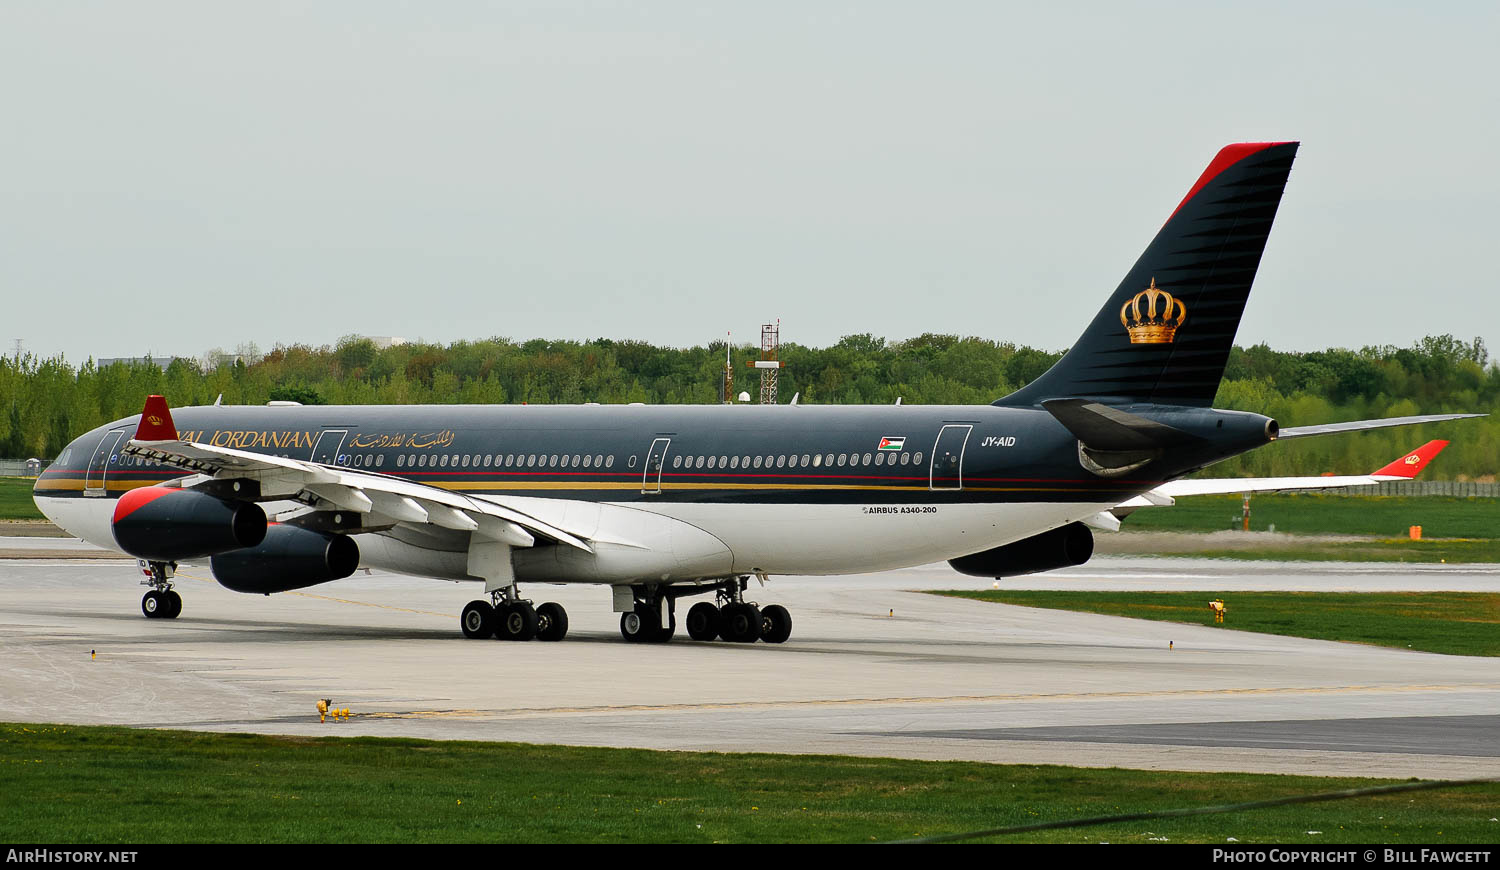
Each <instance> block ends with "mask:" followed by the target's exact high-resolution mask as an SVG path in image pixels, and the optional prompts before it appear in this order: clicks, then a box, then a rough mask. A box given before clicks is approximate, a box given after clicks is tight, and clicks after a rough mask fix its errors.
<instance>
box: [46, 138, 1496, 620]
mask: <svg viewBox="0 0 1500 870" xmlns="http://www.w3.org/2000/svg"><path fill="white" fill-rule="evenodd" d="M1296 150H1297V143H1295V142H1259V143H1241V144H1234V145H1230V146H1227V147H1225V148H1224V149H1223V150H1221V151H1220V152H1219V153H1218V154H1217V155H1216V156H1215V157H1214V159H1213V160H1212V162H1210V164H1209V165H1208V168H1207V169H1206V170H1205V171H1204V172H1203V173H1202V175H1201V176H1200V177H1199V178H1198V180H1197V182H1196V183H1195V184H1193V186H1192V187H1191V189H1190V190H1189V191H1188V193H1187V195H1186V196H1185V197H1184V198H1183V200H1182V201H1181V203H1180V204H1179V205H1178V206H1177V208H1176V209H1175V210H1174V211H1173V212H1172V214H1171V215H1170V216H1169V217H1168V219H1167V221H1166V223H1165V224H1164V225H1163V226H1162V227H1161V229H1160V230H1159V231H1158V232H1157V234H1156V236H1155V238H1154V239H1153V240H1152V241H1151V242H1150V244H1149V245H1148V246H1147V247H1146V250H1145V252H1144V253H1143V254H1142V255H1141V257H1140V259H1139V260H1137V261H1136V263H1135V265H1134V266H1132V267H1131V268H1130V269H1129V271H1128V272H1126V274H1125V277H1124V279H1123V280H1122V281H1121V282H1120V284H1119V286H1118V288H1117V289H1116V290H1115V291H1114V292H1113V293H1112V294H1111V295H1110V296H1109V297H1108V299H1107V301H1105V303H1104V305H1103V307H1102V308H1100V309H1099V312H1098V313H1097V314H1096V315H1095V317H1094V318H1093V320H1092V321H1091V322H1090V323H1089V324H1088V326H1087V328H1086V329H1085V330H1084V332H1083V334H1082V335H1081V336H1080V337H1079V339H1078V341H1077V342H1076V343H1075V344H1074V345H1073V347H1072V348H1071V349H1070V350H1069V351H1068V352H1067V353H1066V354H1065V355H1064V356H1063V357H1062V358H1061V359H1060V360H1059V361H1058V362H1057V363H1056V364H1055V365H1054V366H1053V367H1052V368H1051V369H1049V370H1048V371H1047V372H1045V373H1044V374H1043V375H1042V376H1041V377H1039V378H1038V379H1037V380H1035V381H1033V382H1032V383H1030V384H1028V385H1026V386H1025V387H1023V388H1021V389H1020V390H1018V391H1016V392H1014V393H1012V394H1010V395H1008V396H1004V397H1001V398H998V399H996V400H995V401H994V402H993V403H991V404H987V405H974V406H970V405H930V406H923V405H890V406H868V405H867V406H819V405H800V404H793V405H749V404H744V405H709V406H653V405H637V404H631V405H594V404H589V405H579V406H557V405H553V406H548V405H502V406H488V405H459V406H452V405H450V406H434V405H419V406H409V407H408V406H300V405H296V404H295V403H286V402H272V403H270V404H269V406H266V407H261V406H253V407H246V406H239V407H231V406H219V405H215V406H212V407H187V408H178V409H175V410H174V409H170V408H169V407H168V404H167V402H166V400H165V399H164V398H163V397H161V396H151V397H149V398H148V399H147V400H146V402H145V406H144V408H143V409H142V412H141V414H140V415H138V416H132V417H127V418H124V419H121V420H116V421H114V422H113V423H109V424H106V425H104V426H102V427H99V428H97V429H94V430H93V431H91V432H88V433H86V434H84V435H82V436H80V437H79V438H77V439H76V440H74V441H73V442H72V443H71V444H70V445H69V446H68V447H67V448H66V449H65V450H63V451H62V453H61V455H60V456H59V457H58V458H57V460H56V461H55V462H54V463H53V464H52V465H51V466H50V467H49V468H48V469H47V470H46V472H45V473H43V474H42V475H41V477H40V478H39V479H38V480H37V483H36V487H35V493H34V495H35V499H36V503H37V505H38V507H39V508H40V509H41V510H42V512H43V513H44V514H46V515H47V516H48V517H49V518H50V519H52V520H53V521H54V522H55V523H56V524H57V525H59V526H60V527H62V528H63V529H65V530H66V531H68V532H70V533H71V534H74V535H76V536H78V537H80V538H82V539H84V540H85V541H88V542H90V543H93V544H96V545H98V546H101V547H106V548H110V549H114V550H119V551H122V552H124V553H127V554H129V555H131V556H134V557H136V558H137V559H138V560H139V561H140V563H141V566H142V573H143V576H144V578H145V579H144V580H143V581H142V582H143V584H144V585H147V586H149V587H150V589H149V591H147V592H146V594H145V596H144V598H143V599H142V602H141V609H142V612H143V613H144V614H145V615H146V616H147V617H151V618H165V619H171V618H175V617H177V616H178V615H179V614H180V613H181V611H182V608H183V602H182V598H181V596H180V595H179V594H178V593H177V592H176V591H175V590H174V588H173V577H174V574H175V571H176V569H177V567H178V566H179V565H181V564H204V563H206V564H207V565H208V566H209V568H210V570H211V571H212V573H213V576H214V578H215V579H216V580H217V581H218V582H219V583H220V584H222V585H223V586H225V587H227V588H229V589H232V590H235V591H238V592H244V593H253V594H266V595H268V594H273V593H277V592H284V591H288V590H293V589H299V588H303V587H307V586H312V585H315V584H319V583H327V582H331V581H335V580H339V579H342V578H345V577H348V576H349V575H351V574H352V573H353V572H354V571H355V570H356V569H357V568H359V567H361V566H363V567H367V568H379V569H384V570H388V571H393V572H398V573H402V574H409V575H415V576H420V577H431V578H440V579H445V580H454V581H472V582H475V583H482V584H483V590H484V592H483V594H482V595H481V597H479V598H476V599H475V600H474V601H472V602H470V603H469V604H468V605H467V606H466V607H464V608H463V611H462V613H461V614H460V617H459V625H460V628H461V630H462V632H463V634H464V635H465V636H467V637H470V638H499V639H503V640H532V639H536V640H542V641H558V640H562V639H563V638H564V637H565V636H566V635H567V631H568V617H567V612H566V611H565V610H564V609H563V608H562V607H561V606H559V605H558V604H557V603H555V602H544V603H541V604H536V603H534V602H533V601H532V600H531V599H529V598H527V597H526V596H525V595H524V594H523V592H522V584H527V585H528V586H534V585H535V584H539V583H540V584H551V583H592V584H599V585H603V586H608V587H610V590H611V594H612V600H613V606H614V610H615V611H616V612H618V613H620V614H621V616H620V633H621V635H622V636H623V637H624V639H625V640H627V641H632V642H643V643H660V642H665V641H667V640H669V639H670V638H671V637H672V636H673V634H674V633H675V631H676V625H677V616H676V610H677V608H676V602H677V601H678V599H680V598H686V597H692V596H706V598H705V600H701V601H699V602H697V603H695V604H694V605H693V606H692V608H691V609H690V610H689V611H688V612H687V614H686V617H685V619H684V624H685V628H686V630H687V633H688V635H689V636H690V637H691V638H693V639H694V640H700V641H702V640H715V639H722V640H724V641H729V642H739V643H752V642H756V641H761V642H766V643H781V642H784V641H786V640H787V639H788V637H790V635H791V630H792V618H791V614H790V613H789V612H788V611H787V609H786V608H785V607H783V606H781V605H778V604H769V605H767V606H764V607H762V606H759V605H758V604H757V603H756V602H754V601H751V600H750V599H749V596H748V591H749V588H750V587H749V581H750V580H751V579H752V578H754V577H760V578H761V579H765V578H766V577H768V576H771V575H795V576H817V575H830V574H849V573H859V572H871V571H884V570H891V569H898V568H904V567H910V566H914V565H922V564H928V563H932V562H937V561H942V560H947V561H949V562H950V563H951V564H952V565H953V566H954V567H955V568H957V569H958V570H960V571H962V572H964V573H967V574H973V575H977V576H985V577H1005V576H1013V575H1017V574H1024V573H1030V572H1035V571H1044V570H1049V569H1053V568H1060V567H1066V566H1071V565H1076V564H1080V563H1081V562H1082V561H1083V560H1086V559H1088V558H1089V556H1090V555H1091V553H1092V549H1093V537H1092V531H1091V529H1096V528H1117V527H1118V523H1119V517H1120V516H1122V515H1124V514H1125V513H1127V512H1128V511H1130V510H1134V509H1138V508H1141V507H1148V506H1157V505H1164V504H1168V503H1170V501H1171V499H1172V498H1173V497H1174V495H1175V494H1186V493H1188V492H1192V493H1200V492H1211V491H1221V492H1237V491H1251V490H1257V489H1278V488H1291V487H1296V486H1314V485H1317V483H1316V481H1321V482H1322V485H1323V486H1331V485H1336V484H1337V483H1339V482H1338V481H1329V480H1327V479H1318V478H1315V479H1312V480H1313V481H1315V482H1308V481H1307V480H1305V479H1303V480H1301V482H1300V483H1299V482H1298V479H1269V480H1260V481H1250V482H1248V483H1247V482H1245V481H1234V480H1227V481H1219V482H1214V481H1206V480H1198V479H1191V480H1184V479H1183V478H1184V477H1185V476H1187V475H1190V474H1192V473H1193V472H1196V471H1199V470H1200V469H1203V468H1206V467H1207V466H1210V465H1212V464H1213V463H1216V462H1219V461H1221V460H1223V459H1227V458H1229V457H1232V456H1236V455H1238V454H1241V453H1244V452H1246V451H1249V450H1253V449H1256V448H1258V447H1263V446H1265V445H1267V444H1270V443H1271V442H1273V441H1277V440H1285V439H1288V438H1298V437H1305V436H1313V435H1323V434H1332V433H1338V432H1348V431H1356V430H1362V429H1372V428H1377V427H1384V426H1401V425H1409V424H1414V423H1425V422H1435V421H1441V420H1451V419H1457V418H1459V417H1465V416H1478V415H1463V414H1443V415H1428V416H1418V417H1401V418H1390V419H1384V420H1365V421H1356V422H1352V423H1334V424H1325V425H1321V426H1308V427H1300V428H1281V427H1279V426H1278V424H1277V422H1276V421H1275V420H1273V419H1271V418H1269V417H1266V416H1263V415H1260V414H1254V413H1248V412H1242V411H1223V410H1216V409H1214V408H1212V407H1211V403H1212V401H1213V398H1214V394H1215V392H1216V391H1217V389H1218V386H1219V381H1220V379H1221V377H1222V375H1223V372H1224V366H1225V362H1226V360H1227V358H1228V356H1229V352H1230V348H1231V345H1232V343H1233V340H1234V336H1235V332H1236V330H1237V328H1238V326H1239V322H1240V318H1241V315H1242V314H1243V312H1244V308H1245V304H1246V301H1247V299H1248V296H1249V292H1250V287H1251V283H1252V282H1253V280H1254V277H1255V273H1256V270H1257V268H1258V266H1259V264H1260V260H1261V256H1262V253H1263V251H1264V249H1265V245H1266V240H1267V237H1268V236H1269V233H1270V229H1271V224H1272V221H1273V219H1274V218H1275V215H1276V211H1277V208H1278V206H1279V204H1280V200H1281V195H1282V191H1283V189H1284V187H1285V185H1286V181H1287V177H1288V174H1289V173H1290V171H1291V166H1292V161H1293V158H1294V156H1295V154H1296ZM1419 453H1421V451H1419V452H1418V453H1414V454H1412V456H1413V457H1416V461H1413V462H1402V464H1400V465H1395V464H1393V466H1394V467H1393V468H1387V469H1382V470H1381V472H1376V473H1375V474H1372V475H1363V476H1357V477H1355V478H1347V479H1342V480H1343V482H1344V483H1346V484H1347V483H1351V482H1358V483H1369V482H1377V481H1379V480H1385V479H1399V478H1402V477H1408V476H1410V475H1409V474H1408V473H1406V472H1407V471H1412V469H1413V468H1414V467H1419V466H1420V464H1422V463H1423V462H1425V459H1423V458H1421V457H1420V456H1419ZM1429 453H1430V451H1429ZM1427 458H1430V456H1428V457H1427ZM1412 473H1414V471H1412ZM1215 487H1218V488H1217V489H1215Z"/></svg>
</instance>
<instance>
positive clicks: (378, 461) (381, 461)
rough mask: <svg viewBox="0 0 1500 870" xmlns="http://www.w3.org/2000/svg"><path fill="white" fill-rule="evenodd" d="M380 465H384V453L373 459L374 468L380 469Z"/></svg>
mask: <svg viewBox="0 0 1500 870" xmlns="http://www.w3.org/2000/svg"><path fill="white" fill-rule="evenodd" d="M382 465H385V454H384V453H382V454H380V455H379V456H376V457H375V467H376V468H380V467H381V466H382Z"/></svg>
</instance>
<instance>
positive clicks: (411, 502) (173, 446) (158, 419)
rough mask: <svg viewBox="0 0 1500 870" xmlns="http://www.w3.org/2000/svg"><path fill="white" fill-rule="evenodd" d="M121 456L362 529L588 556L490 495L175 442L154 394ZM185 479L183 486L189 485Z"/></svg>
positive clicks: (560, 533) (569, 536)
mask: <svg viewBox="0 0 1500 870" xmlns="http://www.w3.org/2000/svg"><path fill="white" fill-rule="evenodd" d="M121 451H122V452H124V453H128V454H131V455H135V456H143V457H147V458H150V459H154V460H156V461H158V462H161V463H163V464H165V465H169V466H173V467H176V468H181V469H183V470H184V471H191V472H196V473H198V474H200V475H203V476H204V481H202V482H207V481H208V480H214V479H229V478H233V479H236V480H248V481H253V482H254V483H255V484H256V485H258V486H259V488H260V492H259V494H258V497H259V498H260V499H261V500H271V499H295V500H297V501H301V502H304V503H306V504H310V505H314V506H317V505H323V506H326V507H333V508H337V509H340V510H345V511H353V512H355V513H358V514H361V515H362V516H363V517H364V518H365V519H364V524H365V525H367V526H380V525H394V524H396V523H408V524H431V525H434V526H439V527H441V528H445V529H454V530H457V531H464V532H474V533H476V534H478V535H480V536H481V537H485V538H489V539H492V540H495V541H498V542H500V543H504V544H509V545H511V546H513V547H530V546H532V545H533V544H535V543H536V540H535V537H534V536H536V535H541V536H543V537H545V538H549V539H551V540H554V541H557V542H559V543H562V544H567V545H568V546H571V547H576V548H578V549H580V550H583V551H584V552H590V553H591V552H593V548H592V547H591V546H590V545H589V544H588V542H587V541H586V540H584V538H583V537H582V536H579V535H575V534H573V533H572V532H569V531H567V530H565V529H562V528H559V527H558V526H557V525H555V524H553V523H550V522H546V521H544V520H541V519H538V518H536V517H534V516H531V515H529V514H527V513H524V512H522V511H519V510H515V509H514V508H511V507H508V506H506V505H505V504H502V503H499V502H497V501H495V500H494V499H492V498H488V497H487V498H482V499H481V498H471V497H469V496H465V495H461V494H459V493H455V492H450V491H448V490H446V489H441V488H439V487H435V486H427V485H425V484H420V483H414V482H412V481H409V480H404V479H401V478H398V477H392V476H389V475H385V474H377V473H374V472H370V471H356V470H353V469H347V468H338V467H335V466H329V465H323V464H320V463H316V462H305V461H302V460H300V459H289V458H286V457H281V456H267V455H264V454H260V453H250V452H247V451H243V450H235V449H233V448H228V447H215V446H213V445H211V444H202V443H199V442H194V441H181V440H179V439H178V438H177V429H176V427H175V426H174V425H173V424H172V417H171V414H170V413H169V412H168V410H167V404H166V400H165V399H163V398H162V397H160V396H152V397H151V398H149V399H147V401H146V407H145V409H144V410H143V411H142V414H141V424H140V426H139V427H138V428H137V430H136V434H135V437H134V438H132V439H131V440H130V442H129V443H128V444H126V445H125V446H124V447H122V448H121ZM191 480H192V479H191V478H188V479H187V481H185V482H186V483H187V485H191ZM185 482H179V483H178V484H177V485H178V486H181V485H184V483H185Z"/></svg>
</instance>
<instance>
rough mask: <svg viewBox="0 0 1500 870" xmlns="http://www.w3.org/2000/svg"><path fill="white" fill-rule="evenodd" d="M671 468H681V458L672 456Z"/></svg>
mask: <svg viewBox="0 0 1500 870" xmlns="http://www.w3.org/2000/svg"><path fill="white" fill-rule="evenodd" d="M672 467H673V468H681V467H682V457H681V456H673V457H672Z"/></svg>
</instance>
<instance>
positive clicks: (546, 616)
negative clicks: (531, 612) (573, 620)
mask: <svg viewBox="0 0 1500 870" xmlns="http://www.w3.org/2000/svg"><path fill="white" fill-rule="evenodd" d="M536 618H537V629H536V639H537V640H562V639H563V638H565V637H567V636H568V611H566V610H563V606H562V605H561V604H557V603H555V602H552V601H548V602H547V603H546V604H543V605H542V606H541V607H538V608H537V609H536Z"/></svg>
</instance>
